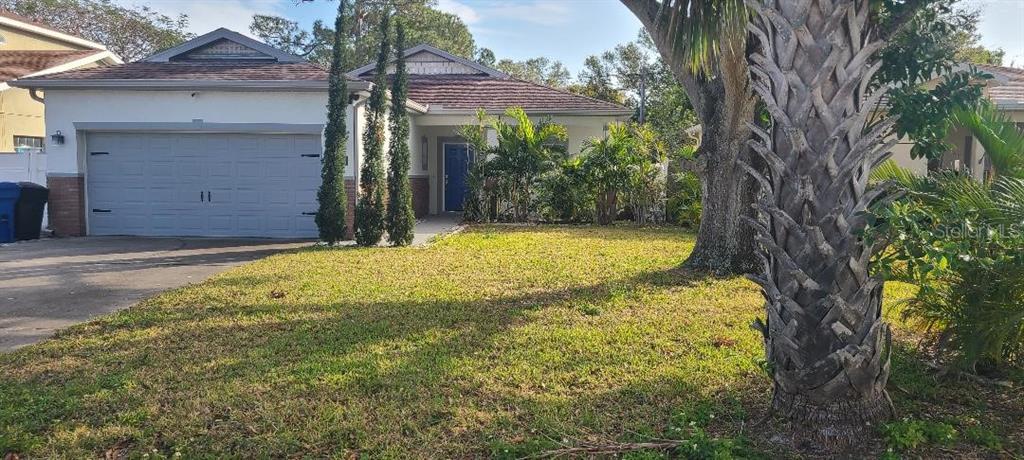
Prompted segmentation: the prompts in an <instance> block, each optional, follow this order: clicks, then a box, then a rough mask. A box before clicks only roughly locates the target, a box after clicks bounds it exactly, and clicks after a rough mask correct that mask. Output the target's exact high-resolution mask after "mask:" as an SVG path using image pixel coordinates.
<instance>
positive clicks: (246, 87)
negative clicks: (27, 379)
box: [11, 78, 370, 92]
mask: <svg viewBox="0 0 1024 460" xmlns="http://www.w3.org/2000/svg"><path fill="white" fill-rule="evenodd" d="M11 86H15V87H18V88H41V89H47V88H49V89H121V90H126V91H131V90H136V91H147V90H170V91H188V90H209V89H218V90H225V91H251V90H277V91H321V90H326V89H328V82H327V80H143V79H134V80H133V79H117V80H115V79H109V80H87V79H75V78H68V79H63V80H60V79H43V80H26V81H21V80H14V81H12V82H11ZM369 87H370V84H369V83H368V82H361V81H349V82H348V90H349V92H353V91H360V90H365V89H369Z"/></svg>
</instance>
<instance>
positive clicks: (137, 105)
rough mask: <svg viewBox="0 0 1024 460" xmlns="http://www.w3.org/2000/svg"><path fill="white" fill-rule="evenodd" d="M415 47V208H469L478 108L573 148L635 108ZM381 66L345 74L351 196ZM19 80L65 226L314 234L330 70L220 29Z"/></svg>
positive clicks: (82, 231)
mask: <svg viewBox="0 0 1024 460" xmlns="http://www.w3.org/2000/svg"><path fill="white" fill-rule="evenodd" d="M406 55H407V56H408V63H409V64H408V69H409V73H410V78H409V81H410V85H409V101H408V104H407V110H408V111H409V113H410V115H411V123H410V124H411V126H410V136H409V139H406V140H405V141H406V142H408V143H409V146H410V151H411V154H412V155H411V156H412V164H411V170H410V176H411V178H412V179H411V180H412V188H413V204H414V208H415V210H416V214H417V216H423V215H426V214H437V213H441V212H449V211H458V210H460V209H461V203H462V195H461V194H462V193H464V191H465V187H464V177H465V172H466V170H467V168H468V162H469V161H470V153H469V150H468V147H467V145H466V144H465V141H464V140H462V139H460V138H459V137H458V135H457V129H458V127H459V126H461V125H464V124H469V123H473V122H475V112H476V110H477V109H478V108H483V109H486V110H488V111H489V112H491V113H494V114H499V113H501V112H503V111H504V110H505V109H506V108H508V107H510V106H522V107H524V108H525V109H526V110H527V112H528V113H530V115H531V116H534V117H551V118H552V119H553V121H555V122H558V123H561V124H564V125H566V126H567V128H568V131H569V141H568V146H567V147H568V149H569V152H570V153H577V152H578V151H579V150H580V148H581V146H582V144H583V142H584V141H585V140H586V139H588V138H590V137H594V136H601V135H603V134H604V130H605V127H606V126H607V125H608V124H609V123H612V122H615V121H618V120H623V119H625V118H626V117H628V116H629V115H630V114H631V111H630V110H629V109H627V108H625V107H622V106H618V105H614V104H609V103H606V102H601V101H597V100H594V99H589V98H586V97H582V96H577V95H573V94H570V93H567V92H563V91H560V90H557V89H553V88H548V87H545V86H542V85H536V84H533V83H528V82H524V81H520V80H516V79H513V78H510V77H508V76H506V75H504V74H501V73H500V72H498V71H496V70H494V69H490V68H487V67H485V66H482V65H480V64H477V63H475V62H471V61H468V60H465V59H462V58H459V57H456V56H452V55H450V54H448V53H445V52H444V51H441V50H438V49H436V48H432V47H429V46H424V45H421V46H417V47H414V48H412V49H410V50H408V51H406ZM370 67H372V66H370ZM371 71H372V68H370V69H367V68H361V69H357V70H355V71H353V72H352V73H350V76H349V82H348V87H349V91H350V92H351V96H350V105H349V108H348V116H347V123H348V126H347V128H348V133H349V138H348V144H347V147H346V153H347V155H348V163H347V166H346V169H345V175H346V187H347V188H348V191H349V198H350V200H354V199H355V197H356V193H355V184H356V183H357V182H358V177H357V174H358V171H359V165H360V161H361V159H362V156H363V155H362V140H361V134H362V131H363V129H364V127H365V113H366V107H365V104H366V99H367V96H368V95H369V91H368V90H369V88H370V83H369V82H368V81H367V77H369V76H371V75H370V74H369V73H368V72H371ZM12 85H13V86H18V87H22V88H31V89H43V90H45V94H46V122H47V129H48V131H49V133H50V135H51V137H50V138H49V139H48V143H47V146H46V148H47V152H48V156H49V157H50V159H49V162H48V171H47V175H48V180H47V182H48V184H49V186H50V187H51V189H52V190H53V191H54V193H55V194H57V195H61V196H70V197H72V198H73V199H69V200H63V201H61V202H60V206H62V207H64V208H68V209H62V210H61V211H62V212H61V213H60V214H59V215H60V216H61V218H59V219H57V218H54V219H53V220H52V222H51V227H52V228H53V230H54V232H55V233H56V234H58V235H68V236H70V235H142V236H251V237H282V238H284V237H287V238H305V237H315V236H316V233H317V232H316V226H315V224H314V222H313V212H314V211H315V210H316V209H317V205H316V190H317V188H318V187H319V185H320V158H321V154H322V151H323V129H324V124H325V122H326V105H327V72H326V71H325V70H324V69H322V68H320V67H318V66H316V65H313V64H311V63H309V62H306V61H305V60H303V59H302V58H300V57H298V56H294V55H291V54H288V53H285V52H283V51H281V50H278V49H275V48H273V47H270V46H268V45H266V44H264V43H261V42H259V41H256V40H253V39H251V38H248V37H245V36H243V35H241V34H238V33H236V32H232V31H230V30H227V29H218V30H215V31H213V32H210V33H208V34H205V35H202V36H200V37H197V38H195V39H193V40H190V41H188V42H186V43H184V44H182V45H179V46H177V47H174V48H171V49H168V50H166V51H163V52H160V53H158V54H156V55H153V56H151V57H149V58H147V59H145V60H143V61H140V62H135V63H129V64H123V65H117V66H110V67H102V68H92V69H85V70H77V71H70V72H62V73H57V74H52V75H46V76H41V77H33V78H26V79H21V80H17V81H15V82H13V83H12ZM58 131H59V132H60V134H59V135H58V134H57V133H58ZM492 137H493V136H492ZM57 204H58V203H54V205H55V206H54V207H56V205H57ZM353 206H354V201H350V203H349V208H350V210H351V209H352V207H353ZM54 211H57V210H56V209H54ZM54 214H57V213H56V212H54ZM352 214H353V213H352V212H349V216H350V218H351V216H352Z"/></svg>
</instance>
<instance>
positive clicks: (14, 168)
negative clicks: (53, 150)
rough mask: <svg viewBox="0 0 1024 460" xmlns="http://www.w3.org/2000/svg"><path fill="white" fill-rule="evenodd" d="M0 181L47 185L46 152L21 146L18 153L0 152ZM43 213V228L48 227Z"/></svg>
mask: <svg viewBox="0 0 1024 460" xmlns="http://www.w3.org/2000/svg"><path fill="white" fill-rule="evenodd" d="M0 182H35V183H37V184H40V185H46V152H45V151H44V150H43V149H37V148H22V147H19V148H18V149H17V152H16V153H0ZM46 225H47V224H46V214H45V213H44V214H43V228H46Z"/></svg>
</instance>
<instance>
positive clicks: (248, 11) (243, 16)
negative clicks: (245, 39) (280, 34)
mask: <svg viewBox="0 0 1024 460" xmlns="http://www.w3.org/2000/svg"><path fill="white" fill-rule="evenodd" d="M116 1H117V3H120V4H123V5H126V6H139V5H144V6H148V7H150V8H152V9H153V10H154V11H156V12H159V13H162V14H166V15H168V16H172V17H173V16H177V15H179V14H186V15H188V20H189V21H188V23H189V27H188V28H189V32H192V33H195V34H196V35H202V34H205V33H207V32H209V31H211V30H214V29H216V28H218V27H226V28H228V29H231V30H233V31H235V32H238V33H242V34H245V35H250V36H251V34H250V33H249V24H250V23H251V22H252V16H253V15H254V14H273V15H279V16H280V15H283V13H284V11H283V8H282V6H283V5H284V6H287V5H288V4H287V3H286V2H285V3H282V2H280V1H278V0H148V1H145V2H142V1H136V0H116Z"/></svg>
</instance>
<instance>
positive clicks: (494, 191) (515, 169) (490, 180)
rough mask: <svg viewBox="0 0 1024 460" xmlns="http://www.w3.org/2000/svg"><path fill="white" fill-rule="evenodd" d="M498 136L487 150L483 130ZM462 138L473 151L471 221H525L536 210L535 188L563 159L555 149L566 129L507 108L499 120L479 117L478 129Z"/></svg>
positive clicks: (466, 213) (464, 130)
mask: <svg viewBox="0 0 1024 460" xmlns="http://www.w3.org/2000/svg"><path fill="white" fill-rule="evenodd" d="M488 128H489V129H492V130H494V131H495V132H496V134H497V138H498V143H497V145H495V146H489V145H487V141H486V133H487V129H488ZM459 133H460V135H461V136H462V137H463V138H465V139H467V142H468V143H469V144H470V146H471V147H472V148H473V154H472V158H473V160H472V163H473V164H472V165H471V166H470V171H469V177H468V178H467V183H466V185H467V188H468V189H469V191H468V193H467V203H466V204H467V206H466V208H465V210H464V211H463V215H464V216H465V217H467V219H470V220H484V221H488V220H508V221H512V222H526V221H527V220H529V219H530V217H531V214H532V213H533V212H534V211H535V210H536V208H537V196H538V194H537V187H538V185H539V184H540V181H541V178H542V177H544V175H545V174H546V173H548V172H549V171H551V170H553V169H555V167H556V166H558V164H559V163H560V162H561V161H563V160H565V157H566V154H565V151H564V149H561V148H559V146H558V145H557V144H558V143H560V142H564V141H565V140H567V139H568V134H567V131H566V129H565V127H564V126H562V125H559V124H557V123H552V122H551V121H549V120H541V121H538V122H535V121H533V120H531V119H530V117H529V116H528V115H527V114H526V111H524V110H523V109H522V108H521V107H511V108H509V109H508V110H506V111H505V114H504V116H503V117H489V116H487V115H486V113H484V112H482V111H481V112H478V113H477V124H475V125H467V126H463V127H461V128H460V129H459Z"/></svg>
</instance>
